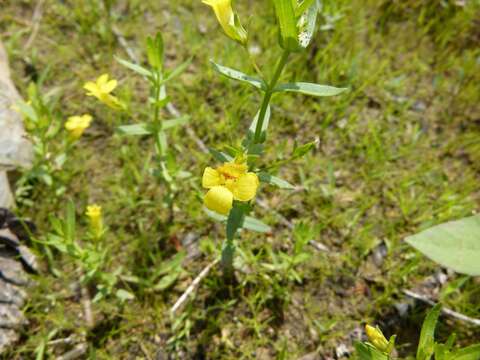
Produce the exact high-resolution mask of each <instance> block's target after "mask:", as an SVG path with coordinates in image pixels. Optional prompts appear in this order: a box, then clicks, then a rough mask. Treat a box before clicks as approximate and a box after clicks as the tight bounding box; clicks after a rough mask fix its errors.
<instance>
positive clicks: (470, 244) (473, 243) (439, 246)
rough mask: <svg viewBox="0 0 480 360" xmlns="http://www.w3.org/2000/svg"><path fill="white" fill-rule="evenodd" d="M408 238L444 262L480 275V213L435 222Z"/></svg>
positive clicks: (463, 271) (428, 253)
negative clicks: (455, 219)
mask: <svg viewBox="0 0 480 360" xmlns="http://www.w3.org/2000/svg"><path fill="white" fill-rule="evenodd" d="M405 241H406V242H407V243H408V244H410V245H411V246H413V247H414V248H415V249H417V250H418V251H420V252H421V253H422V254H424V255H425V256H427V257H429V258H430V259H432V260H433V261H436V262H438V263H439V264H440V265H442V266H445V267H448V268H451V269H453V270H455V271H457V272H459V273H462V274H467V275H472V276H479V275H480V261H479V259H480V215H475V216H471V217H468V218H463V219H460V220H458V221H451V222H447V223H444V224H441V225H437V226H434V227H432V228H430V229H427V230H425V231H422V232H420V233H419V234H416V235H413V236H409V237H407V238H406V239H405Z"/></svg>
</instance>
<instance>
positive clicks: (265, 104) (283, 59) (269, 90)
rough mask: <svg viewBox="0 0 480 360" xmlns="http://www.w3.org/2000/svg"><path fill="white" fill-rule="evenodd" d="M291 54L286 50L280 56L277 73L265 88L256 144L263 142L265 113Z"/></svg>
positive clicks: (256, 130) (256, 129) (255, 137)
mask: <svg viewBox="0 0 480 360" xmlns="http://www.w3.org/2000/svg"><path fill="white" fill-rule="evenodd" d="M289 55H290V51H288V50H284V51H283V54H282V57H281V58H280V60H279V62H278V64H277V67H276V69H275V73H274V74H273V77H272V79H271V80H270V83H269V84H268V86H267V89H266V90H265V94H264V95H263V100H262V105H261V107H260V114H259V115H258V121H257V127H256V128H255V136H254V138H253V139H254V140H253V142H254V143H255V144H259V143H261V142H262V141H261V135H262V128H263V123H264V121H265V115H266V114H267V109H268V105H269V104H270V100H271V98H272V95H273V90H274V89H275V86H276V85H277V82H278V79H279V78H280V75H281V74H282V71H283V69H284V68H285V65H286V64H287V60H288V56H289Z"/></svg>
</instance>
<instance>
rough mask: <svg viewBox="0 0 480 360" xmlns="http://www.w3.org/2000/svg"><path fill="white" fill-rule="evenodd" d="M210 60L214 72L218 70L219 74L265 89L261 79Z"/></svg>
mask: <svg viewBox="0 0 480 360" xmlns="http://www.w3.org/2000/svg"><path fill="white" fill-rule="evenodd" d="M210 62H211V63H212V66H213V69H214V70H215V71H216V72H218V73H219V74H221V75H223V76H226V77H228V78H229V79H233V80H238V81H242V82H244V83H247V84H250V85H253V86H255V87H256V88H258V89H261V90H265V89H266V85H265V83H264V82H263V80H261V79H259V78H256V77H253V76H250V75H247V74H244V73H242V72H240V71H238V70H234V69H231V68H228V67H226V66H222V65H219V64H217V63H215V62H213V61H210Z"/></svg>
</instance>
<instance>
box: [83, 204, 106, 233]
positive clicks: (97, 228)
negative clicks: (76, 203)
mask: <svg viewBox="0 0 480 360" xmlns="http://www.w3.org/2000/svg"><path fill="white" fill-rule="evenodd" d="M85 215H87V217H88V219H89V221H90V229H91V231H92V234H93V235H94V236H95V237H96V238H100V237H101V236H102V234H103V219H102V207H101V206H99V205H89V206H87V211H86V212H85Z"/></svg>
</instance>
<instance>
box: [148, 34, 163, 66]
mask: <svg viewBox="0 0 480 360" xmlns="http://www.w3.org/2000/svg"><path fill="white" fill-rule="evenodd" d="M163 51H164V44H163V38H162V34H161V33H157V35H156V36H155V38H152V37H150V36H149V37H148V38H147V57H148V63H149V64H150V66H152V67H153V68H156V69H161V68H162V67H163Z"/></svg>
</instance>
